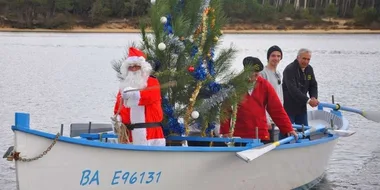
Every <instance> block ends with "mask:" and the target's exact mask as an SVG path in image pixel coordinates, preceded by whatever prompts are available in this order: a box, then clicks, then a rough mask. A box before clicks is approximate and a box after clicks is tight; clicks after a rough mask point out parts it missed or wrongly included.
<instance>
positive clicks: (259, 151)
mask: <svg viewBox="0 0 380 190" xmlns="http://www.w3.org/2000/svg"><path fill="white" fill-rule="evenodd" d="M324 130H326V128H325V126H324V125H317V126H316V127H311V128H310V129H308V130H306V131H305V132H304V134H302V133H298V138H303V137H304V136H309V135H310V134H311V133H314V132H316V131H320V132H323V131H324ZM292 140H294V136H290V137H287V138H284V139H281V140H279V141H276V142H274V143H271V144H269V145H264V146H263V147H262V148H250V149H247V150H243V151H240V152H236V155H237V156H238V157H239V158H241V159H243V160H244V161H246V162H250V161H252V160H254V159H256V158H258V157H260V156H262V155H264V154H266V153H268V152H270V151H271V150H273V149H275V148H276V147H278V146H280V145H282V144H285V143H288V142H290V141H292Z"/></svg>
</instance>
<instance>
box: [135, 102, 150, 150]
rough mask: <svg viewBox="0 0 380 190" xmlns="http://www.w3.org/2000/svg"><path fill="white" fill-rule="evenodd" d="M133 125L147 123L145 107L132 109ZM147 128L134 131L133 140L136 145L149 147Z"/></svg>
mask: <svg viewBox="0 0 380 190" xmlns="http://www.w3.org/2000/svg"><path fill="white" fill-rule="evenodd" d="M131 123H132V124H133V123H145V106H134V107H131ZM146 136H147V134H146V128H140V129H133V130H132V139H133V144H134V145H148V140H147V139H146Z"/></svg>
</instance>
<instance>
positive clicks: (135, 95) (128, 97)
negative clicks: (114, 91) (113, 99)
mask: <svg viewBox="0 0 380 190" xmlns="http://www.w3.org/2000/svg"><path fill="white" fill-rule="evenodd" d="M134 89H135V88H131V87H126V88H124V90H123V99H124V106H126V107H131V106H137V105H138V104H139V101H140V91H139V90H134ZM130 90H134V91H130Z"/></svg>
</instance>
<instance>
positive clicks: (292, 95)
mask: <svg viewBox="0 0 380 190" xmlns="http://www.w3.org/2000/svg"><path fill="white" fill-rule="evenodd" d="M310 58H311V51H310V50H308V49H300V50H299V51H298V55H297V59H296V60H294V61H293V62H292V63H290V64H289V65H288V66H286V68H285V69H284V72H283V83H282V89H283V93H284V108H285V110H286V112H287V114H288V116H289V118H290V121H291V122H292V123H295V124H299V125H301V124H304V125H308V119H307V104H309V105H310V106H311V107H316V106H318V104H319V101H318V100H317V99H318V84H317V81H316V79H315V75H314V71H313V67H311V66H310V65H309V62H310ZM307 93H309V96H310V98H309V97H308V96H307Z"/></svg>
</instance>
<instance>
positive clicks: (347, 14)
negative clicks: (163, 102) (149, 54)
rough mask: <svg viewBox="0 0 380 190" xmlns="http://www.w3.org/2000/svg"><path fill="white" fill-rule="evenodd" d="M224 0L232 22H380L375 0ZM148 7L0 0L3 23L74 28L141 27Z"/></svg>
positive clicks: (145, 0)
mask: <svg viewBox="0 0 380 190" xmlns="http://www.w3.org/2000/svg"><path fill="white" fill-rule="evenodd" d="M157 1H159V0H157ZM221 1H223V7H224V11H225V13H226V15H227V16H228V17H229V18H230V24H241V23H246V24H252V23H267V24H281V23H282V24H284V21H288V24H292V22H293V23H294V22H295V21H303V23H304V25H307V24H318V23H321V22H324V21H323V20H322V18H330V19H332V18H346V19H353V21H354V22H353V23H352V25H355V26H362V27H370V26H380V24H379V22H380V1H376V0H221ZM150 6H151V1H150V0H0V25H5V26H10V27H15V28H71V27H73V26H75V25H81V26H87V27H95V26H97V25H99V24H102V23H106V22H131V21H134V22H135V24H136V25H137V23H138V19H141V18H144V17H146V16H147V13H148V11H149V8H150ZM289 20H292V21H291V22H290V21H289ZM378 29H380V27H379V28H378Z"/></svg>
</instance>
